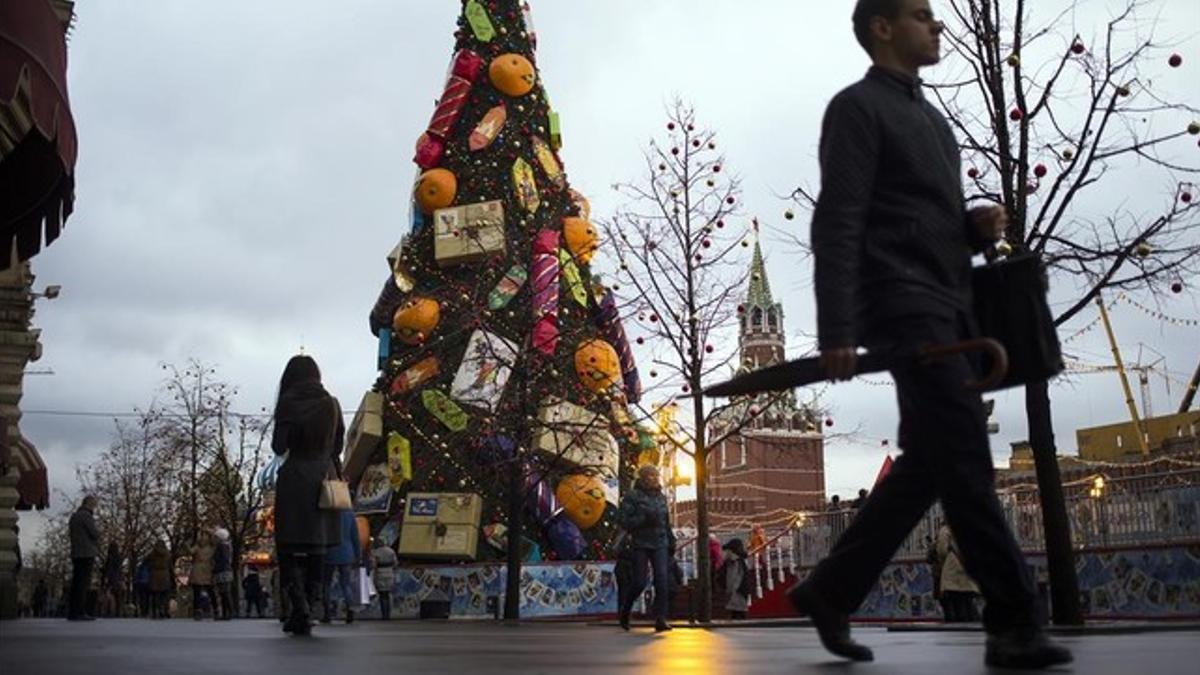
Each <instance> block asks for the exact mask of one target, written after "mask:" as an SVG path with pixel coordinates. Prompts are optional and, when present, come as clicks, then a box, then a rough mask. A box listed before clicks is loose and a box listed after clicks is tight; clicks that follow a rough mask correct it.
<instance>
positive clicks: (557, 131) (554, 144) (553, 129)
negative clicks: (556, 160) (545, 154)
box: [548, 110, 563, 152]
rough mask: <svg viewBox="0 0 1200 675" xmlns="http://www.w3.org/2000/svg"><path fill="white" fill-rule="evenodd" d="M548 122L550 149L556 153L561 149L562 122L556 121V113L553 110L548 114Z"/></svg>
mask: <svg viewBox="0 0 1200 675" xmlns="http://www.w3.org/2000/svg"><path fill="white" fill-rule="evenodd" d="M548 116H549V118H550V119H549V122H550V147H551V148H554V150H555V151H556V152H557V151H558V150H561V149H562V145H563V141H562V122H561V121H559V119H558V113H556V112H554V111H553V110H551V111H550V113H549V115H548Z"/></svg>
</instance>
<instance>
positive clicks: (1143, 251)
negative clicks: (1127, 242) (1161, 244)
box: [1137, 241, 1151, 258]
mask: <svg viewBox="0 0 1200 675" xmlns="http://www.w3.org/2000/svg"><path fill="white" fill-rule="evenodd" d="M1150 251H1151V249H1150V244H1147V243H1146V242H1144V241H1143V242H1142V243H1140V244H1138V245H1137V254H1138V257H1139V258H1145V257H1146V256H1148V255H1150Z"/></svg>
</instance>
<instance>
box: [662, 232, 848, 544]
mask: <svg viewBox="0 0 1200 675" xmlns="http://www.w3.org/2000/svg"><path fill="white" fill-rule="evenodd" d="M738 343H739V347H740V357H741V368H742V369H744V370H752V369H757V368H762V367H765V366H769V365H773V364H776V363H779V362H781V361H783V360H784V353H785V348H786V339H785V337H784V328H783V307H782V305H780V304H779V303H777V302H775V301H774V300H773V299H772V297H771V286H770V284H769V283H768V281H767V274H766V267H765V265H764V264H763V256H762V249H761V247H760V246H759V245H758V244H757V243H755V245H754V257H753V260H752V261H751V264H750V285H749V290H748V292H747V294H746V300H745V302H744V303H743V305H742V311H741V327H740V334H739V340H738ZM743 422H744V424H743ZM739 425H741V426H740V428H739ZM708 438H709V439H710V441H709V442H710V445H711V447H710V450H709V456H708V457H709V461H708V476H709V485H708V511H709V514H710V527H711V528H712V529H714V530H718V531H721V530H725V531H729V530H746V529H749V528H750V527H751V526H752V525H762V526H764V527H765V528H767V529H770V528H772V527H782V526H785V525H788V524H790V520H791V518H792V517H793V516H794V514H795V513H796V512H797V511H811V510H817V509H820V508H821V507H822V505H823V504H824V502H825V442H824V437H823V436H822V433H821V423H820V420H819V419H818V416H817V414H816V413H815V412H813V411H811V410H809V409H807V408H805V407H803V406H800V405H798V404H797V402H796V398H795V395H794V394H793V393H792V392H787V393H786V394H785V395H784V396H783V397H782V398H781V399H780V400H778V401H775V402H774V403H770V397H768V396H766V395H760V396H758V397H755V398H754V399H744V400H740V401H736V402H735V403H734V404H733V405H732V406H731V407H730V408H729V409H728V410H726V411H724V413H723V414H722V415H720V416H719V417H718V418H717V419H716V420H714V422H713V423H712V424H711V425H710V427H709V432H708ZM722 438H723V440H719V441H718V440H716V439H722ZM676 506H677V510H676V523H677V524H678V525H679V526H695V523H696V503H695V501H694V500H687V501H681V502H679V503H678V504H677V505H676Z"/></svg>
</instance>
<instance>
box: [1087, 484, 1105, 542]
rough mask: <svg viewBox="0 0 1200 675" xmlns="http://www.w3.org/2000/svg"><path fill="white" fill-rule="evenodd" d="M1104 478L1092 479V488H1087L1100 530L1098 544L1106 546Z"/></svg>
mask: <svg viewBox="0 0 1200 675" xmlns="http://www.w3.org/2000/svg"><path fill="white" fill-rule="evenodd" d="M1104 488H1105V484H1104V476H1096V477H1095V478H1093V479H1092V487H1090V488H1088V496H1089V497H1091V498H1092V499H1093V500H1095V501H1094V502H1093V503H1095V504H1096V510H1097V516H1096V520H1097V521H1098V526H1099V528H1100V543H1101V544H1103V545H1104V546H1108V516H1107V514H1106V513H1105V510H1104Z"/></svg>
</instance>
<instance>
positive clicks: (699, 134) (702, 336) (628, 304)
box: [604, 100, 781, 621]
mask: <svg viewBox="0 0 1200 675" xmlns="http://www.w3.org/2000/svg"><path fill="white" fill-rule="evenodd" d="M667 117H668V123H667V135H666V138H665V139H663V140H662V141H658V140H651V141H650V143H649V145H648V146H647V148H646V149H645V151H644V156H645V162H646V170H645V175H644V176H643V177H642V178H641V179H640V180H638V181H637V182H629V183H619V184H617V185H616V186H615V188H616V189H617V190H618V191H619V192H620V193H621V194H622V195H624V196H625V197H627V198H628V199H629V200H630V203H629V204H628V205H626V206H624V207H622V209H620V210H618V211H617V212H616V213H615V214H614V216H613V217H612V218H610V219H609V220H608V221H606V222H605V223H604V230H605V235H606V238H607V240H608V242H609V243H611V245H612V246H613V250H614V251H615V252H616V254H617V257H618V260H619V264H620V271H619V273H618V274H617V279H618V283H616V284H613V286H612V289H613V291H614V293H616V295H617V297H619V298H620V299H621V302H620V303H619V305H620V306H622V307H625V308H626V309H627V311H629V312H630V313H631V314H634V315H636V319H637V320H638V323H639V325H640V326H641V327H642V328H643V329H644V330H646V331H647V333H648V334H649V339H650V340H651V347H652V348H653V349H654V350H655V353H654V357H653V360H652V362H651V369H650V371H649V374H650V377H651V378H652V380H653V382H652V384H651V386H650V387H649V388H648V389H647V394H651V393H652V392H654V391H656V390H657V391H658V392H660V393H662V394H665V395H666V396H670V397H675V396H676V395H677V394H678V393H679V392H682V396H681V397H680V398H683V399H686V400H687V401H689V402H690V403H691V416H690V420H688V421H687V422H685V423H684V424H683V428H684V429H685V431H684V435H683V437H682V438H683V440H682V441H676V440H674V438H670V439H669V441H670V443H671V444H673V445H675V446H676V449H678V450H680V451H682V452H684V453H686V454H687V455H689V456H691V457H692V458H693V459H694V461H695V464H696V524H697V537H698V539H699V541H700V542H705V541H707V540H708V534H709V513H708V508H707V502H706V491H707V485H708V469H707V462H708V456H709V449H710V448H712V447H715V446H716V445H717V444H719V443H720V442H721V441H722V440H723V439H724V438H727V437H728V436H731V435H733V434H736V433H737V432H738V431H739V430H740V429H741V428H742V426H743V425H744V424H745V423H747V422H749V421H750V420H751V419H752V418H753V417H754V416H756V415H758V414H760V413H761V412H763V411H765V409H766V407H768V406H770V405H771V404H772V403H773V402H774V401H776V400H780V399H781V396H776V395H771V396H768V397H764V398H763V400H762V401H760V402H758V403H756V404H754V405H750V404H748V403H746V402H744V401H735V402H731V403H730V404H728V405H722V406H718V407H712V406H710V405H709V403H708V402H707V401H706V400H705V398H704V397H703V395H702V394H701V389H702V383H703V382H704V381H705V380H706V379H709V378H711V377H712V376H713V375H725V374H727V373H728V372H730V371H731V370H733V367H734V366H736V365H737V363H736V361H737V355H738V354H737V350H736V349H730V348H728V347H725V346H724V344H725V343H726V340H724V339H722V338H723V337H728V335H727V334H728V332H730V331H732V330H734V329H735V328H736V327H737V325H738V323H739V317H740V314H741V313H742V311H743V309H744V308H743V307H741V306H740V305H739V304H738V302H739V301H738V298H739V297H740V294H741V293H742V292H743V290H744V288H745V285H746V281H747V271H746V270H747V267H748V266H747V265H746V264H745V262H744V259H743V258H742V256H741V253H742V250H743V249H748V248H749V246H750V242H751V237H750V235H749V232H748V228H746V227H745V225H735V224H733V222H732V219H733V218H735V217H737V216H738V213H739V203H738V202H739V197H740V187H739V181H738V179H737V178H736V177H733V176H730V175H729V172H728V171H726V170H725V166H724V157H723V156H722V155H721V154H720V153H719V152H718V151H717V149H716V148H717V145H716V133H715V132H713V131H711V130H707V129H702V128H699V127H697V124H696V116H695V111H694V110H693V109H692V108H691V107H690V106H689V105H687V104H685V103H684V102H682V101H678V100H676V101H675V102H674V103H673V104H672V105H671V106H670V108H669V110H668V111H667ZM747 252H748V251H747ZM639 341H641V340H639ZM647 399H649V396H648V397H647ZM731 412H733V413H734V414H731ZM645 413H646V414H645V416H646V417H647V418H649V417H651V416H652V414H653V413H652V412H650V411H645ZM716 419H720V420H721V422H722V423H721V424H720V430H719V433H718V434H717V435H716V436H714V435H713V434H712V433H711V429H710V425H711V424H712V423H713V421H714V420H716ZM697 568H698V569H697V575H698V576H697V583H698V592H699V597H700V602H699V605H698V608H697V609H698V615H699V617H700V620H701V621H709V620H711V618H712V595H711V593H712V584H711V579H710V578H709V577H710V566H709V560H708V547H707V546H704V545H700V546H697Z"/></svg>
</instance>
